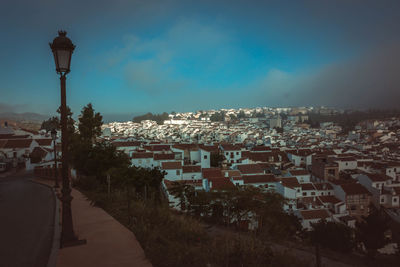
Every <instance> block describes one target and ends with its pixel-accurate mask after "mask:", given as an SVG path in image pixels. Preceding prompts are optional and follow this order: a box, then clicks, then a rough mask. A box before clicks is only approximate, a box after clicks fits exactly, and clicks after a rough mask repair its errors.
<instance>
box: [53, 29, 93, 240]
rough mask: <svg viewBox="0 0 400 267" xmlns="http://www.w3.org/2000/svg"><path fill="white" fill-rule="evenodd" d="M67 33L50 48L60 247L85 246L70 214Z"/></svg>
mask: <svg viewBox="0 0 400 267" xmlns="http://www.w3.org/2000/svg"><path fill="white" fill-rule="evenodd" d="M66 35H67V32H65V31H59V32H58V36H57V37H56V38H54V40H53V43H51V44H50V48H51V50H52V52H53V55H54V61H55V63H56V71H57V73H58V74H60V81H61V151H62V157H61V163H62V168H61V176H62V190H61V192H62V197H61V201H62V229H61V247H67V246H74V245H80V244H85V243H86V240H78V238H77V237H76V235H75V233H74V227H73V224H72V212H71V201H72V196H71V187H70V181H69V166H68V129H67V100H66V89H65V78H66V77H65V76H66V74H67V73H69V71H70V65H71V55H72V52H73V51H74V49H75V45H73V44H72V42H71V40H70V39H69V38H68V37H67V36H66Z"/></svg>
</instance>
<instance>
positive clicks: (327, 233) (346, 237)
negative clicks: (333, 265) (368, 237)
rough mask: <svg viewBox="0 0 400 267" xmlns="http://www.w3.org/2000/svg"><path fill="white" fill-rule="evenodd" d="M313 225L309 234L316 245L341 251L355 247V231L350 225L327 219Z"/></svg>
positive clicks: (349, 250)
mask: <svg viewBox="0 0 400 267" xmlns="http://www.w3.org/2000/svg"><path fill="white" fill-rule="evenodd" d="M311 226H312V230H311V231H310V232H309V236H310V239H311V242H312V243H313V244H314V245H320V246H322V247H325V248H329V249H332V250H335V251H340V252H351V251H352V250H353V249H354V248H355V245H356V242H355V238H354V231H353V229H351V228H350V227H348V226H346V225H344V224H342V223H337V222H327V221H326V220H321V221H319V222H318V223H314V224H311Z"/></svg>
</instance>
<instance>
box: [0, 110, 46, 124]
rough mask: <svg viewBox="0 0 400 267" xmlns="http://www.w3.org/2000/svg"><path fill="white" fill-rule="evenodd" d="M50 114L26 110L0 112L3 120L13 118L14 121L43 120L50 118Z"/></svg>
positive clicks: (0, 117)
mask: <svg viewBox="0 0 400 267" xmlns="http://www.w3.org/2000/svg"><path fill="white" fill-rule="evenodd" d="M48 117H49V116H48V115H43V114H38V113H33V112H24V113H15V112H0V119H2V120H6V119H8V120H12V121H18V122H21V121H30V122H40V123H41V122H42V121H44V120H46V119H48Z"/></svg>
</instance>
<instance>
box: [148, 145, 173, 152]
mask: <svg viewBox="0 0 400 267" xmlns="http://www.w3.org/2000/svg"><path fill="white" fill-rule="evenodd" d="M144 148H145V149H147V150H150V151H169V150H170V149H171V146H170V145H151V146H144Z"/></svg>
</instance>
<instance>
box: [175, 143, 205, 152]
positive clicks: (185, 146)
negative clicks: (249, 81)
mask: <svg viewBox="0 0 400 267" xmlns="http://www.w3.org/2000/svg"><path fill="white" fill-rule="evenodd" d="M172 147H173V148H176V149H180V150H189V151H196V150H199V146H198V145H196V144H175V145H173V146H172Z"/></svg>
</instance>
